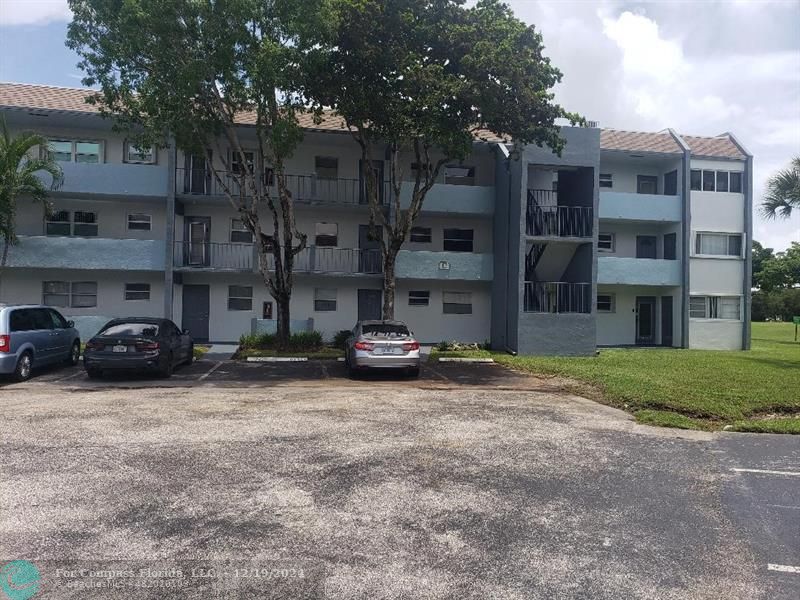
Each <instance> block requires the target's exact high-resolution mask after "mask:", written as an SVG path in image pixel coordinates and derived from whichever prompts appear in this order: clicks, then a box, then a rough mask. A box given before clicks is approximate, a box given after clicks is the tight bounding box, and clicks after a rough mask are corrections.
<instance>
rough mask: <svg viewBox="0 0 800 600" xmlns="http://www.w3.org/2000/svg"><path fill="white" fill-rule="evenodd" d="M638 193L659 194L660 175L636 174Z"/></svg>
mask: <svg viewBox="0 0 800 600" xmlns="http://www.w3.org/2000/svg"><path fill="white" fill-rule="evenodd" d="M636 193H637V194H657V193H658V177H656V176H655V175H637V176H636Z"/></svg>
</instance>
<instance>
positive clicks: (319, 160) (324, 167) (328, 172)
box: [314, 156, 339, 179]
mask: <svg viewBox="0 0 800 600" xmlns="http://www.w3.org/2000/svg"><path fill="white" fill-rule="evenodd" d="M314 172H315V173H316V174H317V177H319V178H320V179H336V178H337V177H339V159H338V158H336V157H335V156H315V157H314Z"/></svg>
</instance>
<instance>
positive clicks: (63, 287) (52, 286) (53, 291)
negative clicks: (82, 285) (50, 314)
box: [42, 281, 69, 308]
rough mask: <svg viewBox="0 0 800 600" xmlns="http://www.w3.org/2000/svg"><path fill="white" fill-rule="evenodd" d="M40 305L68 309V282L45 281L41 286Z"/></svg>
mask: <svg viewBox="0 0 800 600" xmlns="http://www.w3.org/2000/svg"><path fill="white" fill-rule="evenodd" d="M42 287H43V295H42V304H44V305H46V306H58V307H61V308H68V307H69V282H68V281H45V282H44V283H43V284H42Z"/></svg>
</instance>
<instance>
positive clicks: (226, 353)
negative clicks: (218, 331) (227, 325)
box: [203, 344, 239, 360]
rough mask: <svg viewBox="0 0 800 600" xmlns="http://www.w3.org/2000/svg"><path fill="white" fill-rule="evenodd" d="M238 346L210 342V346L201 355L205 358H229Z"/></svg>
mask: <svg viewBox="0 0 800 600" xmlns="http://www.w3.org/2000/svg"><path fill="white" fill-rule="evenodd" d="M238 348H239V344H211V348H210V349H209V350H208V352H206V353H205V355H203V359H205V360H230V359H231V358H232V357H233V354H234V353H235V352H236V350H237V349H238Z"/></svg>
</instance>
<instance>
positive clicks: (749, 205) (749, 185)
mask: <svg viewBox="0 0 800 600" xmlns="http://www.w3.org/2000/svg"><path fill="white" fill-rule="evenodd" d="M726 135H727V136H728V137H729V138H730V139H731V141H732V142H733V143H734V144H735V145H736V147H737V148H739V150H740V151H741V153H742V154H744V156H745V163H744V187H743V188H742V190H743V191H744V237H745V241H744V281H742V299H743V302H742V350H750V329H751V325H750V316H751V314H752V313H751V310H752V304H753V290H752V280H753V155H752V154H750V152H748V151H747V149H746V148H745V147H744V146H743V145H742V144H741V143H740V142H739V140H738V139H736V136H735V135H733V134H732V133H730V132H728V133H727V134H726Z"/></svg>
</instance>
